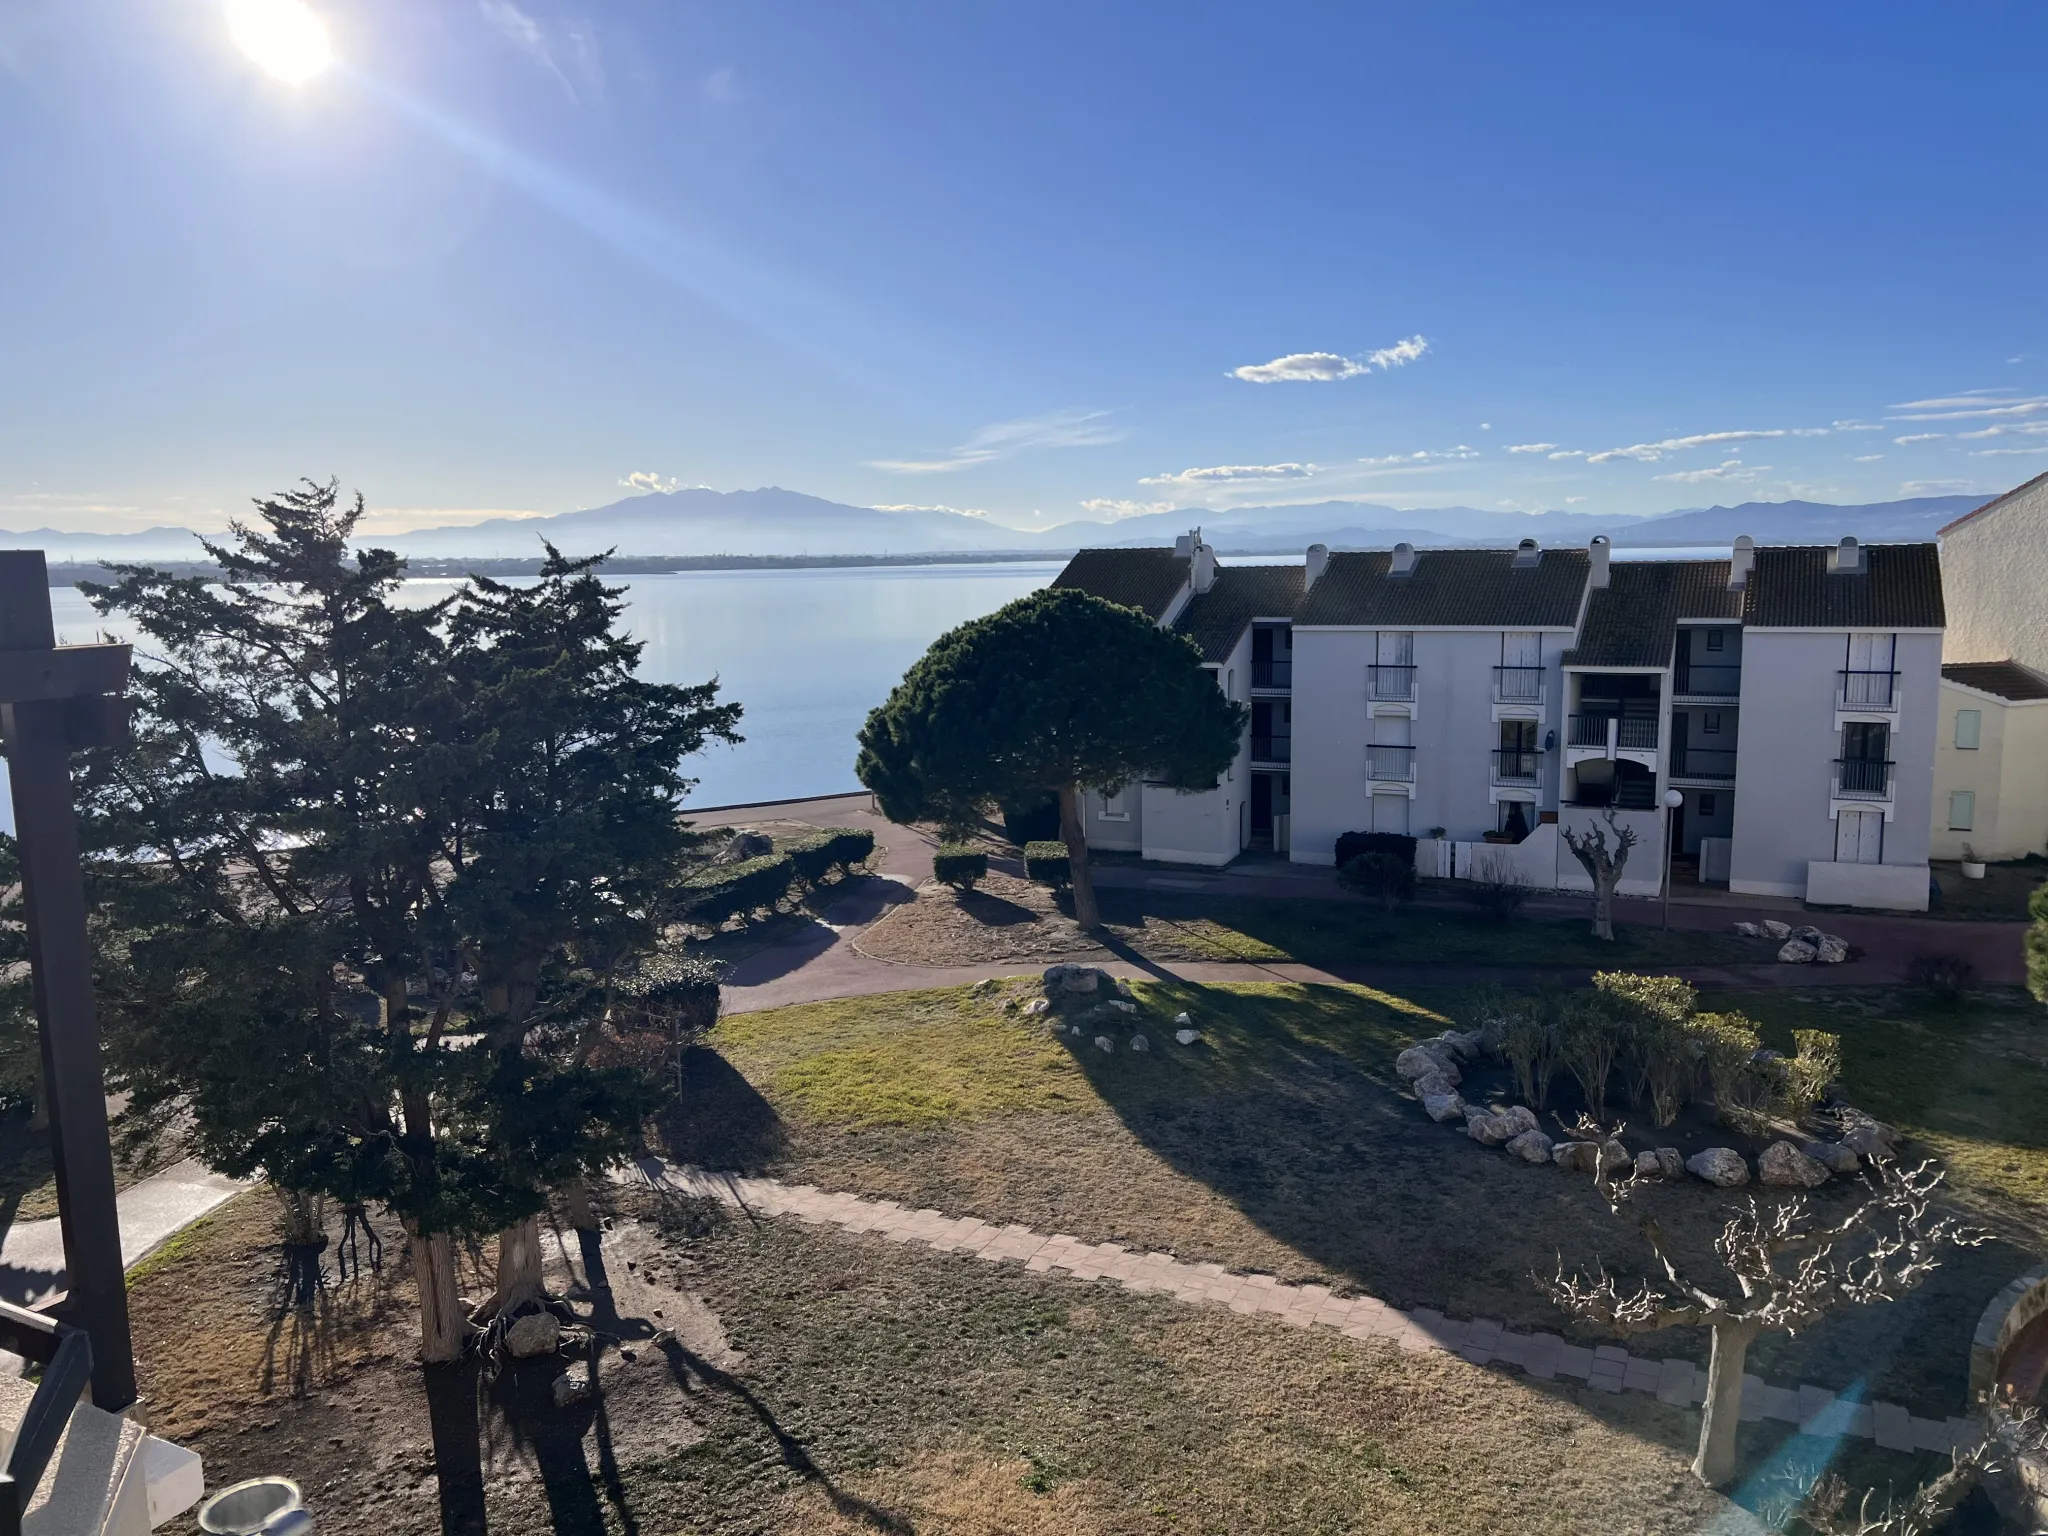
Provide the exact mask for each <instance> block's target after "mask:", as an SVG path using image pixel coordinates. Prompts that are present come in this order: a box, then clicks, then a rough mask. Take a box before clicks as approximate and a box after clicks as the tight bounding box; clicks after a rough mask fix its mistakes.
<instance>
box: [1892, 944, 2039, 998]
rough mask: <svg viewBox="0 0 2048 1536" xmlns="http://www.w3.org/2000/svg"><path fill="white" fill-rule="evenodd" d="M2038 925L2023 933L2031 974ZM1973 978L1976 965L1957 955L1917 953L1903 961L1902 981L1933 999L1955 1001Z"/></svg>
mask: <svg viewBox="0 0 2048 1536" xmlns="http://www.w3.org/2000/svg"><path fill="white" fill-rule="evenodd" d="M2039 932H2040V928H2039V925H2036V927H2035V928H2034V930H2033V931H2031V932H2029V933H2028V935H2027V949H2028V955H2027V965H2028V971H2029V974H2030V975H2031V973H2032V969H2033V965H2034V962H2035V956H2034V952H2033V949H2034V940H2035V937H2036V935H2037V934H2038V933H2039ZM1976 979H1977V967H1976V966H1974V965H1972V964H1970V962H1969V961H1967V960H1965V959H1964V958H1963V957H1962V956H1961V955H1952V954H1919V955H1915V956H1914V957H1913V958H1912V959H1910V960H1908V961H1907V962H1906V985H1907V986H1909V987H1917V988H1918V989H1919V990H1920V991H1922V992H1925V993H1927V994H1928V995H1929V996H1930V997H1932V998H1933V999H1934V1000H1935V1001H1936V1002H1940V1003H1959V1002H1961V1001H1962V1000H1963V995H1964V994H1965V993H1966V992H1968V991H1969V990H1970V983H1971V982H1973V981H1975V980H1976Z"/></svg>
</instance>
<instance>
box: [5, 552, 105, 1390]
mask: <svg viewBox="0 0 2048 1536" xmlns="http://www.w3.org/2000/svg"><path fill="white" fill-rule="evenodd" d="M128 660H129V655H128V647H127V646H125V645H80V646H63V647H59V646H58V645H57V637H56V628H55V624H54V621H53V619H52V617H51V613H50V587H49V575H48V569H47V567H46V566H45V564H44V561H43V555H42V552H41V551H40V550H0V742H4V744H5V747H6V752H7V771H8V778H9V781H10V785H11V788H12V792H13V798H14V825H15V835H16V837H17V839H18V840H19V842H20V845H21V884H22V905H23V908H24V911H25V913H26V916H27V928H28V952H29V967H30V971H31V974H32V978H33V981H34V985H35V1001H36V1019H37V1023H38V1025H39V1033H40V1036H41V1043H42V1057H43V1081H44V1088H45V1094H46V1097H47V1100H48V1104H49V1111H50V1160H51V1162H52V1163H53V1164H54V1165H55V1168H56V1174H57V1215H58V1220H59V1222H60V1224H61V1226H62V1229H63V1234H64V1268H65V1272H66V1276H67V1285H68V1288H69V1292H70V1294H69V1295H68V1297H67V1298H66V1300H65V1302H64V1312H65V1315H66V1317H67V1318H68V1320H69V1321H71V1322H72V1323H73V1324H74V1325H76V1326H77V1327H79V1328H82V1329H84V1330H85V1332H86V1333H87V1335H88V1336H89V1337H90V1338H91V1340H92V1355H93V1373H92V1400H93V1402H94V1404H95V1405H96V1406H98V1407H101V1408H104V1409H107V1410H109V1411H110V1412H119V1411H120V1410H121V1409H123V1408H125V1407H127V1406H128V1405H129V1404H130V1403H132V1402H134V1401H135V1355H134V1347H133V1344H132V1343H131V1341H130V1339H129V1335H128V1289H127V1277H126V1274H125V1271H124V1269H123V1266H122V1263H121V1226H120V1219H119V1216H118V1214H117V1212H116V1209H115V1205H114V1153H113V1146H112V1143H111V1142H110V1140H109V1138H108V1134H107V1093H106V1082H105V1078H104V1077H103V1075H102V1073H101V1067H100V1036H99V1026H98V1024H97V1022H96V1021H95V1019H94V1017H93V1000H92V951H91V947H90V943H89V940H88V938H87V935H86V926H85V877H84V873H83V871H82V869H81V868H80V865H79V852H78V815H77V810H76V808H75V807H74V806H73V804H72V798H71V761H70V760H71V753H72V752H73V750H75V749H77V748H80V747H89V746H111V745H118V744H119V743H121V742H122V741H124V740H125V739H126V734H127V715H126V706H125V705H124V704H123V702H122V700H121V698H120V693H121V690H122V688H123V687H125V686H126V683H127V677H128Z"/></svg>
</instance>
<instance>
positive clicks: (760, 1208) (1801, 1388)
mask: <svg viewBox="0 0 2048 1536" xmlns="http://www.w3.org/2000/svg"><path fill="white" fill-rule="evenodd" d="M638 1168H639V1171H640V1173H641V1174H642V1175H643V1176H644V1177H645V1178H646V1180H647V1182H648V1183H650V1184H652V1185H654V1186H657V1187H659V1188H662V1189H667V1190H673V1191H675V1192H677V1193H681V1194H687V1195H693V1196H696V1197H698V1198H700V1199H712V1200H717V1201H720V1202H722V1203H724V1204H726V1205H731V1206H735V1207H738V1208H740V1209H743V1210H748V1211H752V1212H754V1213H755V1214H757V1215H764V1216H793V1217H795V1218H796V1219H797V1220H799V1221H806V1222H810V1223H812V1224H813V1225H830V1226H836V1227H840V1228H842V1229H843V1230H845V1231H847V1232H853V1233H869V1234H872V1235H874V1236H876V1237H880V1238H882V1239H884V1240H885V1241H888V1242H892V1243H924V1244H926V1245H927V1246H929V1247H930V1248H931V1249H933V1250H934V1251H935V1252H938V1253H964V1254H968V1255H970V1256H971V1257H974V1258H977V1259H986V1260H989V1261H991V1262H1000V1261H1003V1260H1009V1261H1013V1262H1016V1263H1019V1264H1021V1265H1022V1266H1023V1267H1024V1268H1025V1269H1026V1270H1031V1271H1037V1272H1046V1271H1051V1270H1064V1271H1065V1272H1066V1273H1067V1274H1069V1275H1071V1276H1072V1277H1073V1278H1074V1279H1076V1280H1108V1281H1111V1282H1113V1283H1115V1284H1117V1285H1121V1286H1122V1287H1123V1288H1124V1289H1125V1290H1128V1291H1139V1292H1143V1291H1163V1292H1165V1293H1167V1294H1169V1295H1171V1296H1173V1297H1175V1298H1176V1299H1177V1300H1180V1301H1184V1302H1188V1303H1190V1304H1192V1305H1196V1306H1216V1307H1228V1308H1229V1309H1230V1310H1231V1311H1233V1312H1238V1313H1242V1314H1245V1315H1247V1316H1250V1315H1252V1314H1256V1313H1265V1314H1267V1315H1269V1316H1271V1317H1272V1318H1274V1319H1275V1320H1276V1321H1278V1322H1279V1323H1281V1324H1282V1325H1284V1326H1287V1327H1292V1328H1309V1327H1322V1328H1334V1329H1336V1330H1337V1331H1338V1332H1340V1333H1342V1334H1344V1335H1346V1336H1347V1337H1349V1338H1354V1339H1384V1340H1386V1341H1387V1342H1388V1343H1390V1344H1393V1345H1395V1346H1397V1347H1398V1348H1400V1349H1404V1350H1407V1351H1409V1352H1411V1353H1420V1352H1422V1351H1424V1350H1441V1351H1445V1352H1447V1353H1451V1354H1456V1355H1460V1356H1462V1357H1463V1358H1465V1359H1466V1360H1469V1361H1471V1362H1472V1363H1473V1364H1474V1365H1489V1364H1496V1365H1512V1366H1516V1367H1519V1368H1520V1369H1521V1370H1522V1371H1524V1372H1525V1373H1527V1374H1528V1375H1530V1376H1533V1377H1535V1378H1536V1379H1538V1380H1540V1381H1549V1380H1552V1379H1554V1378H1556V1377H1559V1376H1568V1377H1572V1378H1574V1379H1577V1380H1580V1381H1584V1382H1586V1383H1587V1384H1588V1385H1589V1386H1592V1387H1594V1388H1597V1389H1598V1390H1600V1391H1603V1392H1643V1393H1648V1394H1650V1395H1651V1396H1654V1397H1655V1398H1656V1399H1657V1400H1658V1401H1659V1402H1661V1403H1668V1404H1670V1405H1672V1406H1674V1407H1680V1408H1690V1407H1695V1406H1697V1405H1698V1404H1700V1403H1702V1402H1704V1401H1705V1400H1706V1386H1707V1373H1706V1372H1705V1371H1704V1370H1702V1369H1700V1368H1699V1367H1698V1366H1696V1365H1694V1364H1693V1363H1692V1362H1691V1361H1689V1360H1649V1359H1644V1358H1643V1357H1641V1356H1639V1355H1631V1354H1630V1353H1629V1352H1628V1351H1627V1350H1625V1349H1621V1348H1619V1347H1617V1346H1615V1345H1612V1344H1600V1345H1595V1346H1592V1347H1590V1348H1589V1347H1587V1346H1584V1345H1579V1344H1573V1343H1571V1342H1569V1341H1568V1340H1566V1339H1564V1338H1561V1337H1560V1336H1559V1335H1557V1334H1554V1333H1515V1332H1512V1331H1511V1330H1509V1329H1508V1328H1507V1326H1506V1325H1505V1324H1503V1323H1499V1322H1495V1321H1494V1320H1493V1319H1491V1318H1484V1317H1480V1318H1473V1319H1472V1320H1470V1321H1469V1322H1461V1321H1458V1320H1455V1319H1452V1318H1447V1317H1445V1316H1444V1315H1443V1314H1442V1313H1441V1312H1435V1311H1432V1310H1431V1309H1429V1308H1428V1307H1416V1308H1415V1309H1414V1310H1412V1311H1408V1312H1403V1311H1401V1310H1400V1309H1399V1308H1396V1307H1390V1306H1388V1305H1387V1304H1386V1303H1385V1302H1383V1301H1381V1300H1379V1299H1378V1298H1376V1297H1372V1296H1338V1295H1336V1294H1335V1293H1334V1292H1332V1291H1331V1289H1330V1288H1329V1287H1328V1286H1326V1285H1283V1284H1281V1283H1280V1282H1279V1281H1278V1280H1275V1279H1274V1278H1273V1277H1272V1276H1271V1275H1240V1274H1232V1273H1229V1272H1228V1271H1226V1270H1225V1269H1224V1267H1223V1266H1222V1265H1221V1264H1188V1263H1183V1262H1182V1261H1181V1260H1179V1259H1176V1258H1174V1257H1173V1256H1172V1255H1171V1254H1167V1253H1134V1252H1132V1251H1131V1250H1130V1249H1128V1248H1125V1247H1123V1246H1121V1245H1120V1244H1117V1243H1084V1242H1082V1241H1081V1240H1080V1239H1079V1238H1076V1237H1069V1236H1067V1235H1066V1234H1064V1233H1055V1234H1053V1235H1052V1236H1051V1237H1047V1236H1045V1235H1044V1234H1043V1233H1039V1232H1034V1231H1032V1230H1031V1229H1030V1228H1028V1227H1020V1226H1015V1225H1010V1226H997V1225H994V1224H992V1223H990V1222H986V1221H983V1220H982V1219H981V1218H980V1217H979V1216H947V1215H944V1214H942V1213H941V1212H938V1211H934V1210H918V1211H913V1210H910V1209H908V1208H906V1207H904V1206H902V1205H900V1204H898V1203H897V1202H896V1201H894V1200H868V1199H863V1198H861V1197H860V1196H858V1195H851V1194H844V1193H831V1192H828V1191H825V1190H821V1189H817V1188H815V1187H814V1186H812V1185H809V1184H784V1183H782V1182H781V1181H779V1180H776V1179H754V1178H746V1177H743V1176H740V1175H737V1174H724V1173H707V1172H705V1171H704V1170H703V1169H700V1168H690V1167H683V1166H672V1165H668V1164H664V1163H663V1162H662V1161H661V1160H660V1159H658V1158H647V1159H643V1160H642V1161H641V1162H640V1163H639V1164H638ZM1742 1381H1743V1391H1742V1418H1743V1420H1744V1422H1748V1421H1750V1420H1754V1419H1776V1420H1779V1421H1780V1422H1782V1423H1786V1424H1796V1425H1798V1426H1800V1428H1801V1429H1802V1430H1803V1431H1805V1432H1806V1433H1808V1434H1812V1435H1820V1436H1825V1437H1828V1438H1834V1437H1837V1436H1841V1435H1856V1436H1861V1437H1863V1438H1867V1439H1872V1440H1875V1441H1876V1443H1877V1446H1878V1448H1879V1449H1880V1450H1888V1451H1941V1452H1946V1451H1947V1450H1948V1449H1949V1448H1950V1447H1951V1446H1965V1447H1967V1446H1970V1445H1974V1444H1975V1443H1976V1441H1977V1439H1978V1437H1979V1433H1980V1432H1979V1430H1978V1429H1977V1427H1976V1424H1975V1421H1973V1420H1971V1419H1967V1418H1950V1419H1923V1418H1919V1417H1916V1416H1915V1415H1913V1414H1912V1413H1910V1412H1908V1411H1907V1410H1906V1409H1905V1408H1902V1407H1900V1406H1899V1405H1898V1404H1896V1403H1860V1402H1856V1401H1854V1400H1853V1399H1847V1398H1840V1397H1837V1396H1836V1394H1835V1393H1833V1392H1831V1391H1829V1390H1828V1389H1827V1388H1825V1387H1819V1386H1815V1385H1813V1384H1812V1383H1811V1382H1801V1383H1799V1384H1798V1385H1797V1386H1790V1387H1786V1386H1773V1385H1772V1384H1771V1383H1769V1382H1766V1381H1764V1380H1763V1379H1762V1378H1761V1377H1757V1376H1744V1377H1743V1378H1742Z"/></svg>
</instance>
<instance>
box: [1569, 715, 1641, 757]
mask: <svg viewBox="0 0 2048 1536" xmlns="http://www.w3.org/2000/svg"><path fill="white" fill-rule="evenodd" d="M1565 744H1566V745H1567V746H1573V747H1600V748H1603V749H1606V750H1609V751H1619V752H1654V751H1656V750H1657V717H1656V716H1655V715H1572V716H1570V717H1569V718H1567V719H1566V721H1565Z"/></svg>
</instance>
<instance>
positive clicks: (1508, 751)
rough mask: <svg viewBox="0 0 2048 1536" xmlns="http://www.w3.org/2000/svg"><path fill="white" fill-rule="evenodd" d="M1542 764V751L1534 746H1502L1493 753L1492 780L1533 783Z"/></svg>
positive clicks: (1497, 781) (1500, 782) (1508, 782)
mask: <svg viewBox="0 0 2048 1536" xmlns="http://www.w3.org/2000/svg"><path fill="white" fill-rule="evenodd" d="M1542 766H1543V753H1542V752H1541V751H1540V750H1539V749H1537V748H1534V747H1526V748H1522V747H1502V748H1500V749H1499V750H1497V751H1496V752H1495V753H1494V754H1493V782H1494V783H1496V784H1534V783H1535V782H1536V779H1537V775H1538V772H1539V771H1540V770H1541V768H1542Z"/></svg>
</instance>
